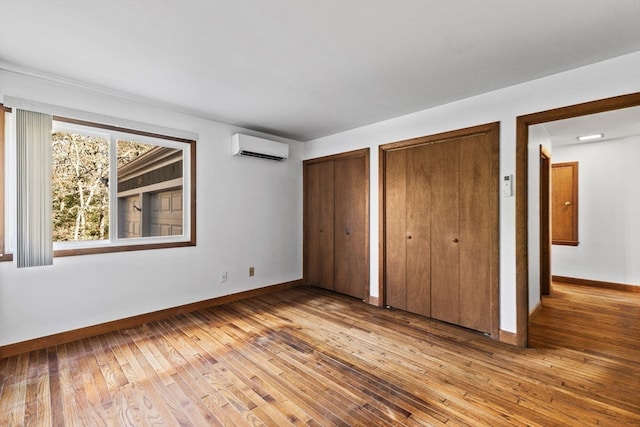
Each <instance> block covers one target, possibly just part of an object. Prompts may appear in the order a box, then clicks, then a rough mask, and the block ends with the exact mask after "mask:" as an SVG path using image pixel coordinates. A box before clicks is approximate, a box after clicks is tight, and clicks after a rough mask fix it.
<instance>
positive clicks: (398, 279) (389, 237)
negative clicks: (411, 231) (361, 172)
mask: <svg viewBox="0 0 640 427" xmlns="http://www.w3.org/2000/svg"><path fill="white" fill-rule="evenodd" d="M407 151H409V150H406V149H403V150H397V151H387V152H386V153H385V169H384V173H385V178H384V179H385V206H384V213H385V219H384V221H385V227H384V232H385V265H384V274H385V294H386V304H387V305H389V306H391V307H395V308H399V309H401V310H407V279H406V277H407V239H409V238H411V237H412V236H409V235H407Z"/></svg>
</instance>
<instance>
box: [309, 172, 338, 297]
mask: <svg viewBox="0 0 640 427" xmlns="http://www.w3.org/2000/svg"><path fill="white" fill-rule="evenodd" d="M305 187H306V188H305V199H306V200H305V202H306V203H305V206H306V209H305V210H306V218H307V224H306V226H305V230H306V236H305V241H306V245H305V249H306V251H305V261H306V263H307V268H306V273H307V274H306V276H307V277H306V280H307V283H309V284H311V285H314V286H319V287H322V288H326V289H331V290H333V287H334V285H333V282H334V277H333V275H334V262H333V258H334V256H333V252H334V225H333V212H334V175H333V162H322V163H313V164H309V165H307V173H306V183H305Z"/></svg>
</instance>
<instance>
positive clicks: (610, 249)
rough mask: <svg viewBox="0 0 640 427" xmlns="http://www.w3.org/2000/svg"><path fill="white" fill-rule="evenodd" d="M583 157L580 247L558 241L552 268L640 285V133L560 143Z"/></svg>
mask: <svg viewBox="0 0 640 427" xmlns="http://www.w3.org/2000/svg"><path fill="white" fill-rule="evenodd" d="M551 160H552V162H553V163H560V162H574V161H576V162H578V241H579V242H580V243H579V245H578V246H562V245H553V247H552V250H551V257H552V263H551V268H552V273H553V274H554V275H558V276H568V277H576V278H581V279H588V280H598V281H604V282H614V283H625V284H630V285H638V286H640V188H639V187H638V186H639V185H640V167H639V166H638V162H639V161H640V136H634V137H629V138H621V139H615V140H611V141H601V142H591V143H587V144H574V145H569V146H562V147H554V148H553V152H552V156H551Z"/></svg>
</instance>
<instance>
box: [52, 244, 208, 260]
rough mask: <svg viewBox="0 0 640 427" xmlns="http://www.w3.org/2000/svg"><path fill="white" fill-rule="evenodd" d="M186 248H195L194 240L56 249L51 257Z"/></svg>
mask: <svg viewBox="0 0 640 427" xmlns="http://www.w3.org/2000/svg"><path fill="white" fill-rule="evenodd" d="M187 246H196V242H195V240H193V241H187V242H175V243H152V244H147V245H125V246H103V247H93V248H75V249H58V250H55V251H53V256H54V257H55V258H58V257H66V256H79V255H95V254H106V253H114V252H132V251H146V250H151V249H167V248H184V247H187Z"/></svg>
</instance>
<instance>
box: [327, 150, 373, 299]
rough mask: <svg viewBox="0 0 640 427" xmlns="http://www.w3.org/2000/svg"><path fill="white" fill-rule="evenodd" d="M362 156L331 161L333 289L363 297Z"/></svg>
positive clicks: (364, 209) (364, 243)
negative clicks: (333, 195)
mask: <svg viewBox="0 0 640 427" xmlns="http://www.w3.org/2000/svg"><path fill="white" fill-rule="evenodd" d="M365 166H366V163H365V157H364V156H361V157H350V158H345V159H339V160H335V161H334V173H335V175H334V179H335V218H334V224H335V231H334V232H335V237H334V242H335V243H334V244H335V246H334V248H335V252H334V263H335V276H334V283H335V287H334V290H335V291H336V292H341V293H343V294H346V295H350V296H353V297H356V298H361V299H364V298H366V297H367V296H368V293H367V286H368V283H367V278H368V274H367V271H366V269H367V267H368V265H367V262H366V260H367V254H366V235H365V233H366V232H367V230H366V220H367V219H366V215H367V212H366V208H367V200H366V191H365V190H366V189H365V185H366V176H365V174H366V173H367V171H366V167H365Z"/></svg>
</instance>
